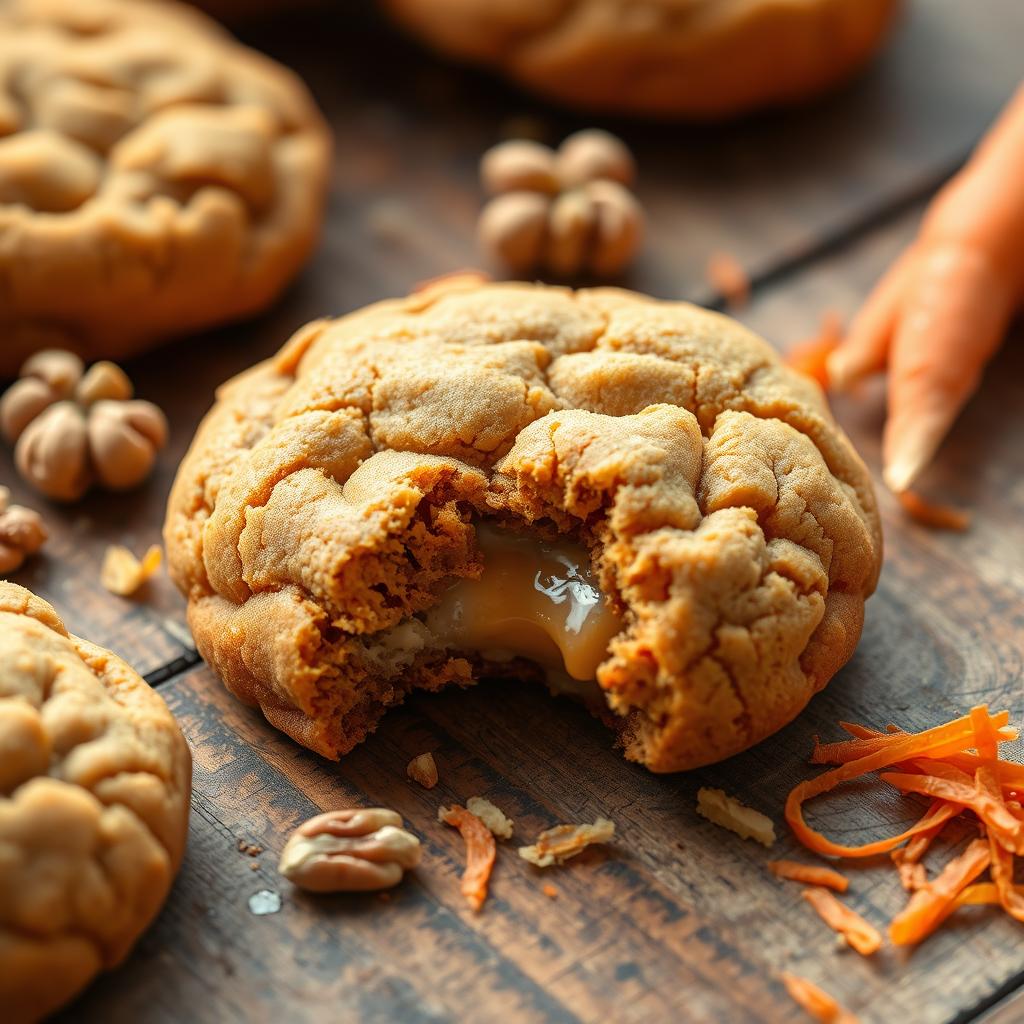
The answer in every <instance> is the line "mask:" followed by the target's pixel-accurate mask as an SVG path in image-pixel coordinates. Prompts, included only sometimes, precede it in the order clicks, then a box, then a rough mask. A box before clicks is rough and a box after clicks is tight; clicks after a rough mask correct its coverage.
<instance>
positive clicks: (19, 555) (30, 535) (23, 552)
mask: <svg viewBox="0 0 1024 1024" xmlns="http://www.w3.org/2000/svg"><path fill="white" fill-rule="evenodd" d="M46 538H47V530H46V525H45V523H44V522H43V518H42V516H40V515H39V513H38V512H35V511H33V510H32V509H30V508H25V507H24V506H23V505H12V504H11V492H10V491H9V490H8V489H7V488H6V487H0V576H4V575H6V574H7V573H9V572H15V571H16V570H17V569H19V568H21V564H22V562H24V561H25V559H26V558H27V557H28V556H29V555H34V554H35V553H36V552H37V551H38V550H39V549H40V548H41V547H42V546H43V542H44V541H45V540H46Z"/></svg>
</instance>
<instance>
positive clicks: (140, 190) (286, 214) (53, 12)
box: [0, 0, 330, 374]
mask: <svg viewBox="0 0 1024 1024" xmlns="http://www.w3.org/2000/svg"><path fill="white" fill-rule="evenodd" d="M329 160H330V141H329V136H328V132H327V129H326V127H325V124H324V122H323V120H322V119H321V116H320V114H319V113H318V111H317V110H316V107H315V105H314V103H313V101H312V99H311V97H310V96H309V94H308V92H307V91H306V89H305V87H304V86H303V85H302V83H301V82H300V81H299V80H298V79H297V78H296V77H295V76H293V75H292V74H291V72H289V71H287V70H286V69H284V68H282V67H280V66H279V65H277V64H275V63H274V62H272V61H270V60H269V59H267V58H265V57H263V56H261V55H260V54H258V53H255V52H253V51H251V50H248V49H246V48H244V47H242V46H240V45H239V44H237V43H235V42H234V41H233V40H232V39H231V37H230V36H228V35H227V34H226V33H225V32H224V31H223V30H222V29H220V28H219V27H218V26H217V25H216V24H215V23H214V22H213V21H211V20H209V19H208V18H206V17H204V16H203V15H201V14H199V13H198V12H197V11H195V10H194V9H192V8H190V7H186V6H185V5H183V4H177V3H173V2H167V3H156V2H151V0H0V333H2V337H3V340H2V341H0V374H10V373H13V372H14V371H15V370H16V369H17V367H18V366H19V365H20V364H21V363H22V362H23V361H24V359H25V357H26V356H27V355H28V354H29V353H30V352H32V351H35V350H37V349H40V348H52V347H66V348H73V349H75V350H77V351H78V353H79V354H80V355H83V356H85V357H88V358H94V357H101V356H104V357H117V356H121V355H124V354H127V353H130V352H132V351H134V350H136V349H140V348H142V347H144V346H145V345H146V344H148V343H151V342H153V341H156V340H159V339H162V338H165V337H168V336H171V335H175V334H181V333H185V332H188V331H190V330H193V329H196V328H199V327H204V326H208V325H210V324H214V323H220V322H223V321H227V320H231V319H234V318H237V317H241V316H245V315H247V314H250V313H254V312H255V311H257V310H259V309H260V308H262V307H264V306H265V305H267V304H268V303H269V302H270V301H271V300H272V299H273V298H274V297H275V296H276V295H277V293H278V292H279V291H280V290H281V288H282V287H283V286H284V285H285V284H286V283H287V282H288V280H290V278H291V277H292V276H293V275H294V274H295V272H296V271H297V270H298V269H299V267H300V266H301V265H302V263H303V262H304V260H305V258H306V256H307V255H308V254H309V252H310V250H311V248H312V246H313V244H314V242H315V240H316V236H317V233H318V230H319V224H320V219H321V211H322V207H323V202H324V195H325V191H326V186H327V176H328V167H329Z"/></svg>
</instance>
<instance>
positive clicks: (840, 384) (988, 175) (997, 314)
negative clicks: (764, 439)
mask: <svg viewBox="0 0 1024 1024" xmlns="http://www.w3.org/2000/svg"><path fill="white" fill-rule="evenodd" d="M1022 168H1024V86H1021V87H1020V88H1019V89H1018V90H1017V92H1016V94H1015V95H1014V97H1013V99H1012V100H1011V101H1010V103H1009V104H1008V105H1007V107H1006V108H1005V110H1004V111H1003V113H1002V114H1001V115H1000V117H999V119H998V120H997V121H996V123H995V124H994V125H993V126H992V128H991V129H990V130H989V132H988V134H987V135H986V136H985V138H984V139H983V140H982V141H981V143H980V144H979V146H978V147H977V149H976V150H975V152H974V154H973V155H972V157H971V159H970V160H969V161H968V163H967V165H966V166H965V167H964V168H963V170H961V171H960V172H959V173H958V174H957V175H956V176H955V177H954V178H953V179H952V180H951V181H950V182H949V183H948V184H947V185H946V187H945V188H943V189H942V191H941V192H940V193H939V194H938V196H937V197H936V198H935V200H934V201H933V202H932V204H931V205H930V207H929V208H928V211H927V213H926V215H925V218H924V221H923V223H922V226H921V230H920V233H919V235H918V238H917V240H916V241H915V242H914V243H913V244H912V245H911V247H910V248H909V249H907V250H906V252H904V253H903V255H902V256H901V257H900V258H899V259H898V260H897V262H896V263H895V264H893V266H892V267H891V268H890V269H889V271H888V272H887V273H886V274H885V275H884V276H883V277H882V280H881V281H880V282H879V284H878V285H877V286H876V287H875V290H874V291H873V293H872V294H871V296H870V298H869V299H868V301H867V303H866V304H865V305H864V307H863V309H862V310H861V311H860V313H859V314H858V315H857V317H856V318H855V319H854V321H853V323H852V324H851V327H850V331H849V333H848V334H847V336H846V338H845V339H844V341H843V343H842V344H841V345H840V346H839V347H838V348H837V349H836V350H835V351H834V352H833V353H832V354H831V356H829V359H828V376H829V380H830V383H831V385H832V386H833V387H834V388H837V389H843V388H847V387H849V386H850V385H851V384H853V383H854V382H855V381H857V380H859V379H861V378H862V377H864V376H866V375H868V374H870V373H874V372H877V371H880V370H882V369H884V368H885V367H886V366H888V369H889V415H888V421H887V423H886V426H885V435H884V438H883V446H882V453H883V461H884V474H883V475H884V477H885V481H886V483H887V484H888V485H889V486H890V487H891V488H892V489H893V490H894V491H896V492H902V491H905V490H906V489H907V488H909V487H910V485H911V484H912V483H913V482H914V480H915V479H916V477H917V476H918V475H919V474H920V472H921V470H922V469H923V468H924V467H925V466H926V465H927V464H928V463H929V462H930V461H931V459H932V457H933V456H934V454H935V452H936V450H937V449H938V446H939V444H940V443H941V441H942V439H943V437H944V436H945V435H946V433H947V431H948V430H949V428H950V427H951V426H952V424H953V421H954V420H955V419H956V416H957V414H958V413H959V411H960V410H961V408H963V405H964V403H965V402H966V401H967V399H968V398H970V396H971V395H972V394H973V393H974V391H975V389H976V388H977V386H978V382H979V380H980V379H981V374H982V371H983V369H984V367H985V364H986V363H987V362H988V360H989V359H990V358H991V356H992V355H993V353H994V352H995V351H996V349H997V348H998V347H999V345H1000V343H1001V341H1002V339H1003V337H1004V335H1005V333H1006V328H1007V326H1008V325H1009V322H1010V320H1011V318H1012V316H1013V314H1014V312H1015V311H1016V310H1017V309H1018V308H1019V307H1020V306H1021V305H1022V303H1024V170H1022Z"/></svg>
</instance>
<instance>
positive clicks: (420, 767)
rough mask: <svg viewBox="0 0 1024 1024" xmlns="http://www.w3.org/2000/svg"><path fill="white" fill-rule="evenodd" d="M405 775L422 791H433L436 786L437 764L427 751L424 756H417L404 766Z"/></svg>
mask: <svg viewBox="0 0 1024 1024" xmlns="http://www.w3.org/2000/svg"><path fill="white" fill-rule="evenodd" d="M405 773H406V775H408V776H409V778H410V779H412V781H413V782H418V783H419V784H420V785H421V786H422V787H423V788H424V789H433V788H434V787H435V786H436V785H437V762H436V761H435V760H434V755H433V754H432V753H430V751H429V750H428V751H427V752H426V753H425V754H418V755H417V756H416V757H414V758H413V759H412V760H411V761H410V762H409V763H408V764H407V765H406V767H405Z"/></svg>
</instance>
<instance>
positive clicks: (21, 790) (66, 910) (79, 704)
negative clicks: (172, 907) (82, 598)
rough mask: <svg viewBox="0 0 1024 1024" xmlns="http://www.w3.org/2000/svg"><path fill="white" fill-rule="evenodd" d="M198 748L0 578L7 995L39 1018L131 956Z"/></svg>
mask: <svg viewBox="0 0 1024 1024" xmlns="http://www.w3.org/2000/svg"><path fill="white" fill-rule="evenodd" d="M191 784H192V770H191V756H190V754H189V749H188V745H187V744H186V742H185V739H184V737H183V736H182V734H181V731H180V730H179V729H178V726H177V723H176V722H175V721H174V718H173V717H172V715H171V713H170V711H168V710H167V706H166V705H165V704H164V702H163V701H162V700H161V699H160V697H158V696H157V695H156V693H155V692H154V691H153V690H152V689H150V687H149V686H148V685H147V684H146V683H145V682H144V681H143V680H142V679H141V678H140V677H139V676H138V675H137V674H136V673H135V672H134V671H133V670H132V669H131V668H129V667H128V665H126V664H125V663H124V662H123V661H121V660H120V659H119V658H117V657H115V656H114V655H112V654H110V653H109V652H107V651H104V650H102V649H101V648H99V647H96V646H94V645H93V644H90V643H88V642H86V641H85V640H80V639H79V638H78V637H75V636H70V635H69V634H68V633H67V631H66V630H65V628H64V626H63V624H62V623H61V621H60V619H59V618H58V617H57V615H56V613H55V612H54V610H53V608H51V607H50V605H48V604H47V603H46V602H45V601H43V600H41V599H40V598H38V597H35V596H34V595H33V594H31V593H30V592H29V591H27V590H25V589H24V588H22V587H18V586H15V585H14V584H13V583H5V582H3V581H0V1007H2V1008H3V1012H2V1014H0V1016H2V1017H3V1020H4V1021H5V1024H18V1022H21V1021H31V1020H37V1019H38V1018H40V1017H41V1016H43V1015H45V1014H47V1013H49V1012H51V1011H52V1010H54V1009H56V1008H57V1007H58V1006H60V1005H61V1004H62V1003H64V1002H66V1001H67V1000H68V999H70V998H71V997H72V996H74V995H75V994H76V993H77V992H78V991H79V990H80V989H82V988H83V987H84V986H85V985H86V984H87V983H88V982H89V980H90V979H91V978H92V977H93V976H94V975H95V974H96V973H97V972H98V971H100V970H103V969H104V968H108V967H113V966H115V965H116V964H118V963H119V962H120V961H121V960H123V959H124V957H125V956H127V954H128V952H129V950H130V949H131V947H132V945H133V943H134V942H135V940H136V939H137V938H138V937H139V935H141V933H142V932H143V931H144V930H145V928H146V927H147V925H148V924H149V923H150V921H151V920H152V919H153V917H154V916H155V915H156V913H157V911H158V910H159V909H160V906H161V904H162V903H163V901H164V898H165V897H166V895H167V892H168V890H169V889H170V887H171V882H172V881H173V879H174V876H175V874H176V873H177V870H178V867H179V865H180V863H181V857H182V852H183V850H184V846H185V837H186V832H187V828H188V811H189V795H190V791H191Z"/></svg>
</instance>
